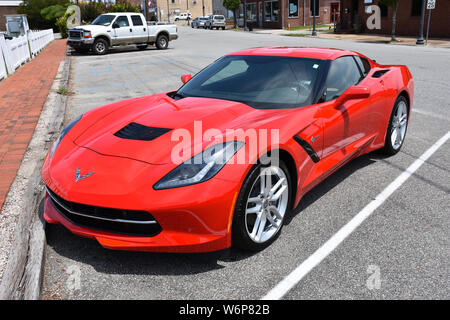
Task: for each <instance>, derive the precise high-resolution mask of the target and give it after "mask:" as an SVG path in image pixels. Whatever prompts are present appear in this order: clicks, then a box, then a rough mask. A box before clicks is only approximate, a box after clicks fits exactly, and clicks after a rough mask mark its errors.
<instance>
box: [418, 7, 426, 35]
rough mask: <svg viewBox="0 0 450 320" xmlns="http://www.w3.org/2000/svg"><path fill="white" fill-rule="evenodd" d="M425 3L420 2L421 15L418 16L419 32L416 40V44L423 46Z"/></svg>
mask: <svg viewBox="0 0 450 320" xmlns="http://www.w3.org/2000/svg"><path fill="white" fill-rule="evenodd" d="M425 1H426V0H422V13H421V14H420V30H419V37H418V38H417V41H416V44H424V41H423V25H424V22H425Z"/></svg>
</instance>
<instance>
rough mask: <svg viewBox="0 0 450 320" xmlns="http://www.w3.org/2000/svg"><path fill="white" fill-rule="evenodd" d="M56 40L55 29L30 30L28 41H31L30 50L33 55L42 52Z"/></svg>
mask: <svg viewBox="0 0 450 320" xmlns="http://www.w3.org/2000/svg"><path fill="white" fill-rule="evenodd" d="M53 40H54V37H53V30H52V29H48V30H42V31H29V32H28V41H29V42H30V51H31V54H32V55H33V56H36V55H37V54H38V53H39V52H41V50H42V49H44V47H45V46H46V45H47V44H48V43H50V42H51V41H53Z"/></svg>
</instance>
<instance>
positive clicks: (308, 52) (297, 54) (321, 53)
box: [228, 47, 364, 60]
mask: <svg viewBox="0 0 450 320" xmlns="http://www.w3.org/2000/svg"><path fill="white" fill-rule="evenodd" d="M228 55H252V56H280V57H294V58H311V59H320V60H335V59H337V58H339V57H342V56H348V55H359V56H362V57H364V56H363V55H362V54H359V53H357V52H355V51H349V50H342V49H334V48H312V47H259V48H251V49H246V50H241V51H236V52H232V53H230V54H228Z"/></svg>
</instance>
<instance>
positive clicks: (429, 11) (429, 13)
mask: <svg viewBox="0 0 450 320" xmlns="http://www.w3.org/2000/svg"><path fill="white" fill-rule="evenodd" d="M430 20H431V9H429V10H428V25H427V38H426V40H425V45H428V34H429V32H430Z"/></svg>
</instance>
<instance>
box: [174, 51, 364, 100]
mask: <svg viewBox="0 0 450 320" xmlns="http://www.w3.org/2000/svg"><path fill="white" fill-rule="evenodd" d="M321 66H322V61H321V60H317V59H303V58H289V57H271V56H226V57H223V58H221V59H220V60H218V61H216V62H214V63H213V64H212V65H210V66H209V67H207V68H206V69H204V70H203V71H201V72H200V73H198V74H197V75H196V76H195V77H194V78H192V80H190V81H189V82H187V83H186V84H185V85H184V86H183V87H182V88H181V89H180V90H179V91H178V93H179V94H180V95H181V96H185V97H205V98H215V99H224V100H232V101H239V102H242V103H245V104H247V105H249V106H252V107H255V108H265V109H269V108H270V109H280V108H296V107H302V106H306V105H310V104H312V99H313V97H314V93H315V90H316V88H315V84H316V81H317V78H318V75H319V72H321ZM355 67H356V65H355Z"/></svg>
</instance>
